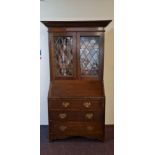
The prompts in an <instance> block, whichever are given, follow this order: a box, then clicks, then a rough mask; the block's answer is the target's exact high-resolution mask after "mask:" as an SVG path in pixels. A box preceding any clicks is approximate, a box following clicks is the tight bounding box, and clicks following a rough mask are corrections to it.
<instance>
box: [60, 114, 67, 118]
mask: <svg viewBox="0 0 155 155" xmlns="http://www.w3.org/2000/svg"><path fill="white" fill-rule="evenodd" d="M59 117H60V118H61V119H64V118H66V117H67V114H66V113H61V114H59Z"/></svg>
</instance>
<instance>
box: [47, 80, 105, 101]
mask: <svg viewBox="0 0 155 155" xmlns="http://www.w3.org/2000/svg"><path fill="white" fill-rule="evenodd" d="M79 97H81V98H104V89H103V83H102V82H100V81H82V80H79V81H76V80H61V81H53V82H52V84H51V85H50V91H49V98H79Z"/></svg>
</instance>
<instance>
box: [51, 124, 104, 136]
mask: <svg viewBox="0 0 155 155" xmlns="http://www.w3.org/2000/svg"><path fill="white" fill-rule="evenodd" d="M49 132H50V134H60V135H77V136H78V135H87V134H88V135H89V134H103V124H102V123H83V122H54V123H52V124H50V127H49Z"/></svg>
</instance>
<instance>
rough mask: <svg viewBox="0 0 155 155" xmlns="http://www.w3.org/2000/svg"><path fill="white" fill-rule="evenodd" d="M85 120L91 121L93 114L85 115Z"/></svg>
mask: <svg viewBox="0 0 155 155" xmlns="http://www.w3.org/2000/svg"><path fill="white" fill-rule="evenodd" d="M85 116H86V118H87V119H92V118H93V113H87V114H86V115H85Z"/></svg>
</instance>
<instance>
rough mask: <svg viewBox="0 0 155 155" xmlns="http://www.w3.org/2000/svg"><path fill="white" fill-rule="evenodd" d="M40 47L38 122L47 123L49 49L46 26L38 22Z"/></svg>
mask: <svg viewBox="0 0 155 155" xmlns="http://www.w3.org/2000/svg"><path fill="white" fill-rule="evenodd" d="M40 49H41V52H42V58H41V60H40V124H41V125H46V124H47V123H48V117H47V116H48V115H47V114H48V111H47V96H48V89H49V82H50V74H49V49H48V33H47V28H46V27H45V26H44V25H43V24H40Z"/></svg>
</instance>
